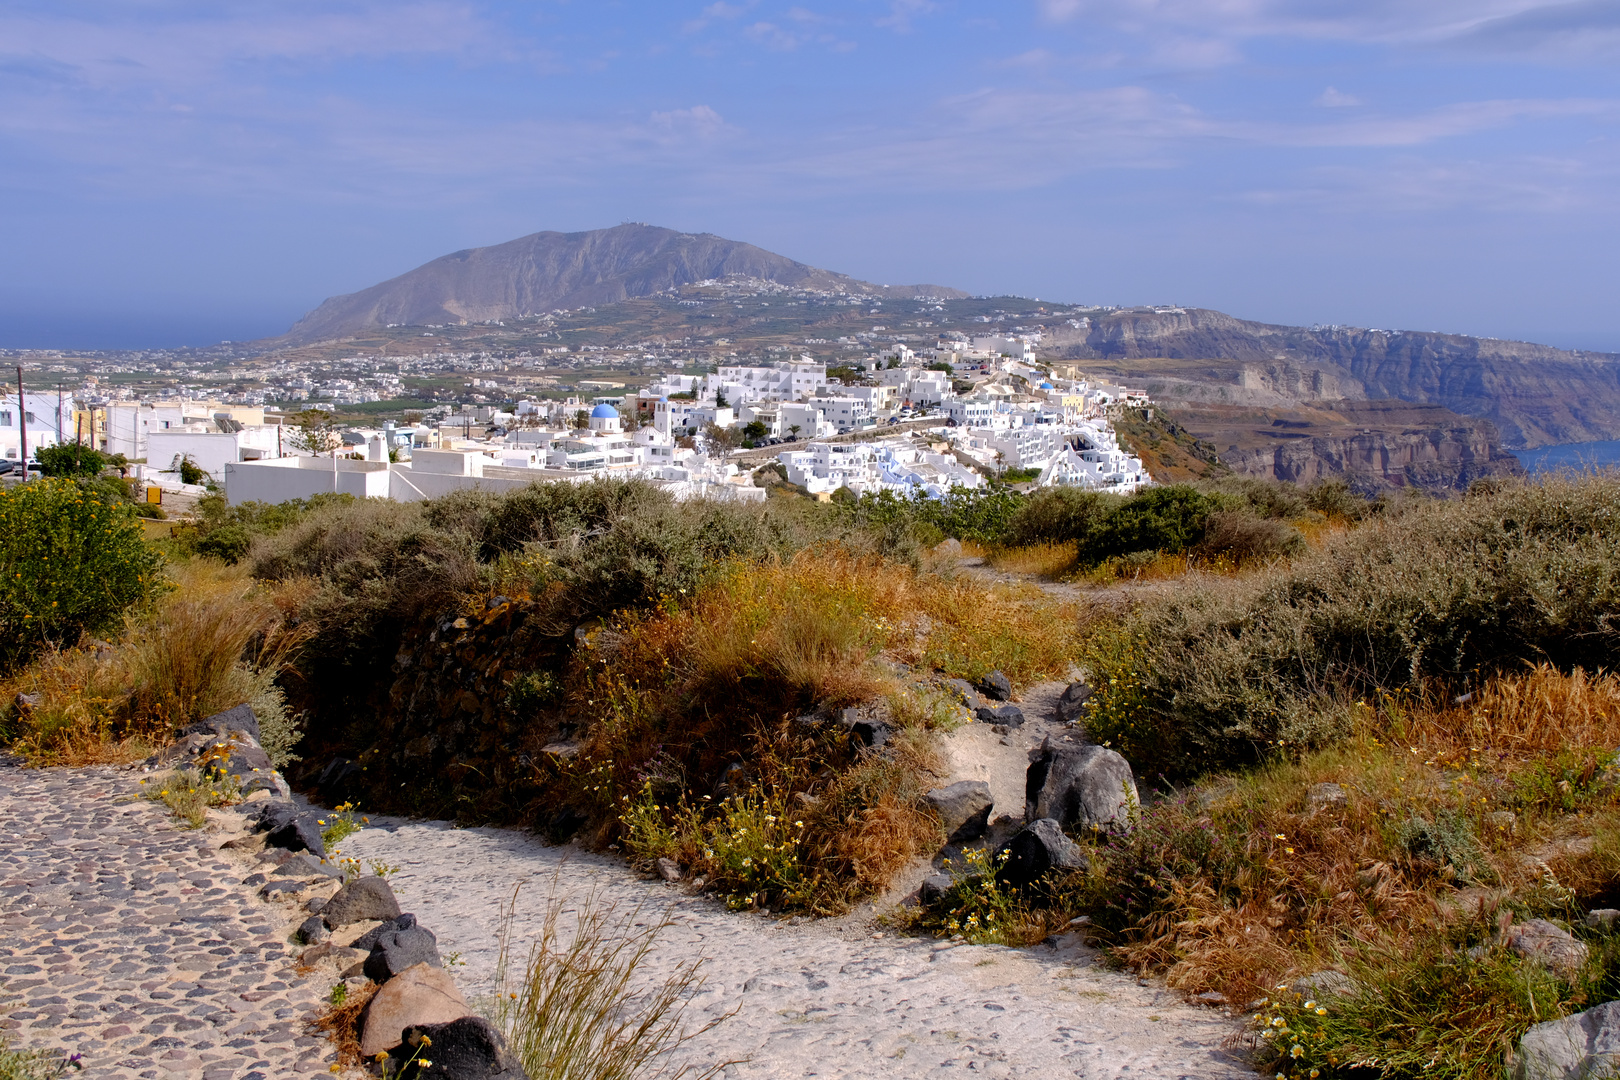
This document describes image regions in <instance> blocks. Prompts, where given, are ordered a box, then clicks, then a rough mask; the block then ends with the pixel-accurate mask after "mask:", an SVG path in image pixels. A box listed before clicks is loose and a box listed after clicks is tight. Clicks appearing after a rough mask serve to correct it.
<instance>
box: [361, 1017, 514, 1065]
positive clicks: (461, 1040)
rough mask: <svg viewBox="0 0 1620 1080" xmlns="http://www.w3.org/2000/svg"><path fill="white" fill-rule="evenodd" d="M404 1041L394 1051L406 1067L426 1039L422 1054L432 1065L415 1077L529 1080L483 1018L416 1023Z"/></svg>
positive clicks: (396, 1059)
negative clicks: (441, 1022) (407, 1061)
mask: <svg viewBox="0 0 1620 1080" xmlns="http://www.w3.org/2000/svg"><path fill="white" fill-rule="evenodd" d="M403 1035H404V1041H403V1042H402V1043H401V1044H400V1046H399V1049H397V1050H395V1051H394V1052H393V1055H394V1060H395V1061H396V1062H399V1063H401V1064H403V1063H404V1062H405V1061H406V1060H408V1059H409V1058H410V1057H411V1056H412V1055H413V1054H415V1053H416V1052H417V1050H418V1048H420V1046H421V1043H422V1040H423V1037H424V1036H426V1038H427V1040H428V1047H427V1048H426V1050H425V1051H424V1052H423V1053H422V1054H421V1055H420V1056H421V1057H422V1058H426V1059H427V1060H429V1061H431V1062H432V1063H433V1064H431V1065H429V1066H428V1067H427V1068H425V1069H422V1070H421V1071H420V1072H418V1073H417V1074H416V1075H418V1076H421V1077H432V1078H434V1080H530V1077H529V1074H528V1073H527V1072H524V1071H523V1066H522V1065H520V1064H519V1063H518V1060H517V1057H516V1055H514V1054H513V1053H512V1051H511V1049H510V1048H509V1047H508V1046H507V1045H506V1039H505V1038H504V1037H502V1035H501V1033H500V1032H499V1031H497V1030H496V1029H495V1026H494V1025H493V1024H491V1023H490V1022H489V1021H488V1020H485V1019H484V1018H483V1017H482V1016H463V1017H462V1018H461V1019H460V1020H452V1021H450V1022H449V1023H448V1024H420V1025H416V1024H413V1025H411V1026H410V1027H408V1028H406V1029H405V1030H404V1032H403Z"/></svg>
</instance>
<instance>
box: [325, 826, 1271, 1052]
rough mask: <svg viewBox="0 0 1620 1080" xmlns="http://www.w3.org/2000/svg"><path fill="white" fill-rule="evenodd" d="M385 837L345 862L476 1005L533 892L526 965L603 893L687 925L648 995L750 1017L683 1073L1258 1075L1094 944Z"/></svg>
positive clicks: (434, 840)
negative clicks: (428, 931) (437, 955)
mask: <svg viewBox="0 0 1620 1080" xmlns="http://www.w3.org/2000/svg"><path fill="white" fill-rule="evenodd" d="M372 825H373V827H372V828H369V829H366V830H364V831H363V832H361V833H359V834H357V835H355V836H353V837H351V838H350V839H349V840H348V841H346V842H345V844H344V845H343V851H344V854H345V855H346V856H357V857H359V858H362V859H367V860H370V859H381V860H383V861H385V862H388V863H391V864H395V865H397V866H399V867H400V868H401V869H400V870H399V872H398V873H396V874H395V875H394V876H393V877H392V878H391V881H392V883H393V885H394V888H395V890H396V892H397V893H398V895H399V899H400V903H401V905H402V906H403V907H404V908H405V909H406V910H408V911H414V912H415V913H416V914H417V916H418V917H419V918H420V919H421V920H422V922H423V923H424V924H425V925H427V926H430V927H432V928H434V930H435V932H436V933H438V934H439V939H440V940H439V947H440V950H441V952H443V953H444V954H445V955H446V956H449V955H451V954H453V953H459V954H460V960H461V961H463V962H464V966H457V967H454V968H453V970H454V973H455V976H456V979H457V981H458V982H459V983H460V984H461V985H462V987H463V989H464V990H465V991H466V992H467V993H468V995H469V997H473V998H476V996H477V995H479V994H481V993H482V994H487V993H488V992H489V990H490V986H491V979H492V977H493V974H494V969H495V960H496V950H497V940H496V933H497V929H498V926H499V921H500V911H501V908H502V905H503V904H505V903H507V902H508V901H509V900H510V898H511V896H512V892H513V889H514V887H516V886H517V885H518V884H519V883H522V884H523V891H522V897H521V900H520V903H519V908H518V916H517V919H516V923H515V926H516V937H517V943H516V946H515V947H514V950H513V951H514V953H516V954H519V955H521V954H522V953H523V952H524V945H523V941H524V940H526V939H527V938H528V937H531V936H532V935H533V934H534V933H535V932H536V931H537V929H538V926H539V922H540V917H541V913H542V912H543V910H544V908H545V906H546V901H547V900H548V898H549V897H551V896H554V895H555V896H563V897H568V898H570V899H571V900H572V899H578V898H581V897H583V896H585V895H587V894H588V893H591V892H593V891H594V892H595V893H597V894H598V895H599V896H601V897H602V898H604V899H608V900H611V901H613V902H616V903H617V904H618V905H619V906H620V909H621V910H626V909H633V908H635V907H636V906H637V905H640V906H642V908H643V910H644V912H645V914H646V916H647V917H648V918H656V917H657V916H658V915H659V914H661V913H663V912H664V911H666V910H668V911H670V913H671V914H672V916H673V917H674V920H675V924H674V925H673V926H672V927H670V928H669V929H668V930H667V931H666V932H665V934H664V936H663V937H662V938H661V939H660V941H659V944H658V945H657V947H656V948H655V950H654V952H653V954H652V956H651V962H650V965H649V968H648V970H647V972H646V975H647V978H648V981H649V982H653V981H656V980H659V979H660V978H661V977H662V976H663V975H665V974H667V973H669V972H670V971H671V970H672V969H674V968H675V967H676V966H677V965H679V964H681V963H683V962H685V961H688V960H690V959H693V958H695V957H699V956H701V957H705V958H706V959H707V961H708V963H707V967H706V969H705V970H706V971H707V974H708V983H707V985H706V986H705V987H704V988H703V990H702V992H701V993H700V994H698V995H697V996H696V998H695V999H694V1001H693V1012H692V1014H691V1015H692V1016H694V1017H697V1018H701V1020H705V1021H706V1020H709V1019H712V1018H714V1017H719V1016H724V1015H725V1014H726V1013H728V1012H731V1011H732V1010H736V1014H735V1015H734V1016H731V1017H730V1018H729V1019H726V1020H723V1021H722V1022H720V1023H719V1024H718V1025H717V1026H715V1027H714V1029H713V1030H711V1031H709V1032H708V1033H707V1034H705V1035H703V1036H701V1037H700V1038H698V1039H695V1040H693V1041H692V1042H691V1043H689V1044H687V1045H686V1046H685V1047H683V1048H682V1049H681V1050H680V1051H678V1058H677V1061H678V1062H681V1063H691V1064H694V1065H706V1064H710V1063H716V1062H723V1061H741V1062H742V1063H741V1064H735V1065H732V1066H730V1067H729V1068H727V1069H726V1071H725V1075H726V1076H727V1077H728V1078H742V1077H750V1078H751V1077H762V1078H763V1077H801V1076H805V1077H807V1076H817V1077H851V1078H856V1077H859V1078H869V1077H896V1078H900V1077H937V1076H939V1075H941V1074H942V1073H945V1072H946V1071H947V1070H962V1073H961V1075H964V1076H988V1077H1015V1076H1016V1077H1023V1076H1072V1077H1085V1078H1087V1080H1102V1078H1112V1077H1118V1078H1127V1077H1152V1078H1155V1080H1174V1078H1179V1077H1186V1078H1197V1080H1205V1078H1220V1077H1252V1076H1253V1073H1252V1072H1250V1071H1249V1070H1248V1069H1247V1068H1246V1067H1245V1065H1244V1064H1243V1062H1242V1061H1241V1060H1240V1059H1239V1058H1238V1057H1237V1056H1235V1055H1233V1054H1231V1053H1228V1052H1226V1051H1224V1050H1223V1049H1222V1043H1223V1041H1224V1040H1225V1039H1226V1038H1227V1036H1228V1035H1229V1034H1230V1033H1231V1032H1232V1031H1233V1022H1232V1021H1231V1020H1229V1019H1226V1018H1224V1017H1222V1016H1221V1015H1220V1014H1219V1013H1216V1012H1214V1011H1212V1010H1210V1009H1206V1008H1198V1007H1194V1006H1189V1005H1186V1004H1183V1003H1181V1001H1180V1000H1179V999H1178V997H1177V996H1176V995H1174V994H1172V993H1170V992H1168V991H1166V990H1164V989H1163V988H1162V987H1159V986H1156V985H1154V986H1141V985H1138V983H1137V980H1135V979H1134V978H1131V977H1129V976H1126V975H1122V974H1120V973H1117V972H1112V971H1108V970H1105V969H1103V968H1102V967H1100V966H1099V965H1098V964H1097V963H1096V959H1095V955H1094V954H1093V953H1092V952H1091V950H1089V949H1087V948H1086V947H1085V946H1084V945H1083V944H1082V943H1081V942H1080V941H1079V940H1078V939H1077V938H1067V939H1062V940H1060V941H1058V942H1055V943H1052V944H1048V945H1043V946H1039V947H1037V948H1035V949H1031V950H1014V949H1006V948H1000V947H996V946H974V945H952V944H951V943H949V942H936V941H932V940H927V939H916V938H904V937H896V936H895V935H893V934H885V933H882V931H881V928H880V927H879V926H878V925H876V924H874V923H873V922H872V918H871V917H872V916H873V915H874V914H875V913H874V912H872V911H871V909H863V911H862V912H860V913H858V914H857V916H856V917H854V918H851V919H844V920H838V921H836V922H805V921H800V920H782V919H779V918H773V917H769V916H761V915H740V914H733V913H731V912H728V911H726V910H725V909H724V908H723V907H722V906H721V905H720V904H719V903H717V902H716V901H714V900H712V899H710V898H707V897H700V896H692V895H690V893H689V892H688V891H687V889H685V888H684V887H682V886H675V885H665V884H663V883H661V882H656V883H655V882H649V881H643V880H640V879H638V878H636V877H635V876H634V875H633V874H631V873H630V872H629V871H628V870H627V869H626V868H625V866H624V864H623V862H622V861H620V860H617V859H615V858H612V857H610V856H601V855H594V854H590V853H587V852H582V851H580V850H578V849H576V848H573V847H550V846H547V845H544V844H542V843H540V842H538V841H536V840H534V839H532V838H530V837H529V836H527V835H525V834H522V833H518V832H513V831H509V830H503V829H457V828H453V827H452V826H450V825H448V824H447V823H444V822H415V821H405V820H399V819H384V818H373V819H372ZM744 1059H746V1060H744Z"/></svg>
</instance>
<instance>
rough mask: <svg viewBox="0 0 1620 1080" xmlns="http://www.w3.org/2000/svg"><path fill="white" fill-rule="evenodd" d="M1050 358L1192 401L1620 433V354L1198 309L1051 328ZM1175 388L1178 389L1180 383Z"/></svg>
mask: <svg viewBox="0 0 1620 1080" xmlns="http://www.w3.org/2000/svg"><path fill="white" fill-rule="evenodd" d="M1042 351H1043V353H1045V354H1046V355H1049V356H1052V357H1054V358H1055V359H1059V360H1074V361H1087V360H1090V361H1101V363H1093V364H1085V365H1084V366H1085V367H1086V368H1087V369H1088V370H1094V371H1096V372H1098V373H1099V374H1108V375H1111V376H1114V377H1118V378H1121V379H1126V380H1130V381H1131V382H1132V384H1133V385H1135V384H1138V383H1142V384H1146V385H1147V388H1148V389H1149V390H1150V391H1153V392H1155V393H1156V394H1168V396H1169V397H1170V398H1172V399H1177V400H1187V401H1211V400H1226V401H1229V402H1231V403H1233V404H1249V405H1258V406H1265V405H1275V404H1283V403H1284V402H1286V401H1298V402H1315V403H1331V402H1336V401H1342V400H1347V399H1361V400H1377V399H1381V398H1382V399H1391V398H1392V399H1399V400H1401V401H1406V402H1413V403H1422V404H1435V405H1442V406H1444V407H1445V408H1447V409H1449V410H1451V411H1452V412H1454V413H1460V414H1462V415H1464V416H1471V417H1480V418H1483V419H1487V420H1490V421H1491V422H1492V423H1494V424H1495V425H1496V428H1497V430H1498V432H1499V433H1500V436H1501V439H1502V441H1503V443H1504V444H1506V445H1508V446H1516V447H1529V446H1540V445H1545V444H1548V443H1566V442H1586V441H1590V440H1595V439H1615V438H1620V355H1616V354H1614V353H1592V352H1580V351H1570V350H1565V349H1555V348H1552V347H1551V346H1547V345H1533V344H1528V343H1525V342H1518V341H1499V340H1496V339H1491V338H1475V337H1466V336H1463V335H1458V334H1439V333H1430V332H1427V331H1409V330H1408V331H1401V330H1365V329H1352V328H1345V327H1312V328H1305V327H1296V326H1274V325H1271V324H1268V323H1258V322H1249V321H1246V320H1243V319H1235V318H1233V317H1232V316H1230V315H1225V314H1223V313H1221V312H1219V311H1208V310H1203V309H1199V308H1186V309H1180V308H1175V309H1161V310H1157V311H1155V310H1140V311H1119V312H1113V313H1104V314H1101V315H1098V316H1095V317H1093V318H1090V319H1088V320H1086V322H1085V323H1083V324H1082V325H1081V326H1079V327H1075V326H1068V325H1061V326H1058V327H1048V328H1047V335H1046V338H1045V341H1044V342H1043V349H1042ZM1177 383H1179V384H1180V390H1179V391H1178V390H1177V388H1176V386H1175V384H1177Z"/></svg>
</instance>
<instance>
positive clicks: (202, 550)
mask: <svg viewBox="0 0 1620 1080" xmlns="http://www.w3.org/2000/svg"><path fill="white" fill-rule="evenodd" d="M189 482H190V481H188V483H189ZM354 501H355V500H354V496H353V495H343V494H323V495H313V496H311V497H310V498H308V499H289V500H287V501H286V502H283V503H261V502H251V501H249V502H243V503H237V504H236V505H235V506H231V505H229V504H227V503H226V502H225V497H224V496H222V495H204V496H203V497H202V498H200V499H198V500H197V519H196V522H195V523H194V524H193V525H191V526H190V527H189V528H188V529H186V530H185V531H184V532H183V533H182V534H181V535H180V536H179V537H178V538H177V540H176V543H177V546H178V547H179V548H180V550H181V551H182V552H184V553H185V554H188V555H207V556H210V557H212V558H215V559H220V560H222V561H223V562H225V563H228V564H232V565H234V564H235V563H238V562H240V561H241V560H242V559H245V558H246V557H247V554H248V549H249V548H251V547H252V545H253V541H254V540H255V539H257V538H258V537H261V536H274V535H275V534H276V533H279V532H280V531H281V530H283V529H285V528H288V527H289V526H291V525H295V524H297V523H298V522H299V521H302V520H303V519H304V517H305V516H306V515H307V514H309V513H311V512H312V511H314V510H318V509H320V508H321V507H324V506H347V505H349V504H351V503H353V502H354Z"/></svg>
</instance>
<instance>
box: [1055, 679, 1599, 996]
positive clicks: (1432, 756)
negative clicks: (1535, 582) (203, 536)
mask: <svg viewBox="0 0 1620 1080" xmlns="http://www.w3.org/2000/svg"><path fill="white" fill-rule="evenodd" d="M1617 705H1620V686H1617V685H1616V680H1614V678H1613V677H1612V676H1608V675H1601V674H1600V675H1598V676H1589V675H1586V674H1585V673H1583V672H1580V671H1576V672H1573V673H1570V674H1561V673H1559V672H1558V671H1556V670H1554V669H1551V668H1548V667H1545V666H1541V667H1536V668H1531V669H1529V670H1527V671H1525V672H1523V673H1520V674H1514V675H1511V676H1507V677H1503V678H1500V679H1497V680H1494V681H1492V682H1491V683H1490V684H1488V685H1487V686H1486V687H1485V688H1484V689H1483V690H1482V691H1481V692H1480V693H1479V694H1478V695H1477V697H1476V699H1475V700H1473V701H1470V702H1464V703H1460V704H1457V705H1450V704H1448V705H1446V706H1444V707H1428V706H1425V705H1423V704H1422V703H1421V702H1419V703H1411V702H1407V701H1406V700H1404V698H1403V697H1401V696H1391V697H1389V698H1387V699H1385V700H1384V701H1382V702H1380V703H1378V705H1377V707H1376V708H1370V707H1360V709H1359V713H1360V715H1359V718H1358V721H1357V726H1358V728H1359V733H1358V734H1356V735H1355V736H1353V737H1352V738H1350V739H1349V740H1347V741H1345V742H1344V743H1342V744H1341V745H1339V746H1337V747H1334V748H1330V749H1326V750H1320V751H1314V752H1307V753H1303V754H1301V755H1299V756H1298V757H1297V758H1295V759H1293V760H1281V761H1274V762H1272V763H1270V764H1266V765H1262V766H1260V767H1258V768H1256V769H1253V770H1251V771H1249V772H1247V773H1243V774H1240V775H1238V776H1236V777H1232V778H1224V779H1214V780H1210V781H1206V783H1205V784H1204V785H1203V786H1202V787H1200V788H1198V789H1193V790H1190V791H1188V792H1186V793H1184V794H1182V795H1181V796H1179V797H1177V798H1173V799H1169V800H1165V801H1161V802H1159V803H1157V804H1155V805H1152V806H1150V807H1149V808H1148V809H1147V810H1145V811H1144V813H1143V816H1142V819H1141V822H1140V823H1139V825H1138V826H1137V828H1135V829H1134V830H1133V831H1132V832H1130V833H1129V834H1124V835H1120V836H1116V837H1112V838H1104V839H1102V840H1101V841H1099V842H1097V844H1096V846H1095V851H1094V854H1095V855H1096V861H1097V863H1098V869H1097V870H1096V871H1095V872H1094V874H1093V875H1092V877H1091V878H1090V879H1089V880H1088V881H1087V882H1086V884H1085V885H1084V886H1082V887H1081V888H1080V889H1079V890H1077V892H1076V893H1075V894H1073V895H1071V896H1070V897H1069V898H1068V903H1070V904H1071V905H1073V906H1074V909H1075V910H1089V911H1092V912H1095V913H1096V914H1097V917H1098V922H1099V924H1100V925H1102V926H1104V927H1105V928H1106V929H1107V931H1108V932H1109V933H1111V934H1112V935H1113V942H1114V946H1115V953H1116V955H1117V956H1118V958H1119V959H1120V960H1122V961H1123V962H1125V963H1127V964H1128V965H1130V966H1132V967H1134V968H1137V969H1140V970H1147V971H1155V972H1160V973H1163V974H1164V975H1165V977H1166V979H1167V981H1168V982H1169V984H1170V985H1171V986H1173V987H1176V988H1178V989H1182V990H1185V991H1187V992H1190V993H1197V992H1202V991H1205V990H1218V991H1221V992H1223V993H1225V994H1226V995H1227V997H1228V998H1229V999H1231V1000H1239V1001H1246V1000H1252V999H1254V998H1257V997H1260V996H1262V995H1263V994H1264V993H1266V992H1267V991H1268V989H1269V988H1270V987H1271V986H1273V985H1275V984H1276V983H1277V982H1279V981H1286V980H1287V978H1289V977H1291V976H1294V975H1298V974H1300V973H1302V972H1309V971H1315V970H1320V969H1321V968H1324V967H1342V966H1343V965H1344V964H1345V963H1347V962H1349V961H1350V960H1353V959H1354V958H1355V957H1357V956H1361V955H1364V954H1365V955H1371V954H1372V953H1380V954H1387V955H1402V954H1410V953H1411V951H1412V950H1413V949H1417V948H1419V947H1420V946H1424V944H1425V943H1427V942H1432V941H1433V940H1434V939H1435V938H1436V936H1437V935H1439V936H1443V935H1445V934H1448V933H1454V932H1456V931H1455V929H1454V928H1455V927H1456V926H1457V925H1458V920H1467V919H1477V918H1484V919H1486V921H1490V920H1491V919H1494V917H1495V916H1496V914H1497V912H1498V911H1499V910H1505V909H1506V908H1512V909H1513V910H1514V911H1515V912H1516V913H1517V914H1518V915H1519V917H1521V918H1522V917H1529V916H1530V915H1532V914H1548V915H1553V916H1555V917H1556V916H1565V915H1568V914H1569V913H1570V911H1571V910H1572V909H1571V908H1570V906H1569V905H1571V904H1573V903H1581V904H1584V905H1586V906H1605V905H1608V904H1610V903H1612V902H1614V901H1615V900H1616V899H1620V840H1617V839H1615V837H1616V829H1617V828H1620V784H1617V778H1616V777H1615V776H1613V775H1612V774H1611V773H1610V772H1608V771H1606V770H1608V769H1610V768H1611V766H1612V763H1613V762H1614V760H1615V757H1616V754H1615V750H1614V748H1615V747H1616V746H1617V745H1620V707H1617ZM1320 783H1333V784H1338V785H1340V786H1341V787H1343V788H1344V790H1345V791H1346V793H1347V795H1348V803H1347V805H1345V806H1344V807H1343V808H1340V809H1322V810H1318V811H1317V812H1315V813H1312V812H1311V809H1310V806H1309V803H1308V793H1309V791H1310V789H1311V787H1312V786H1313V785H1315V784H1320Z"/></svg>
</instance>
